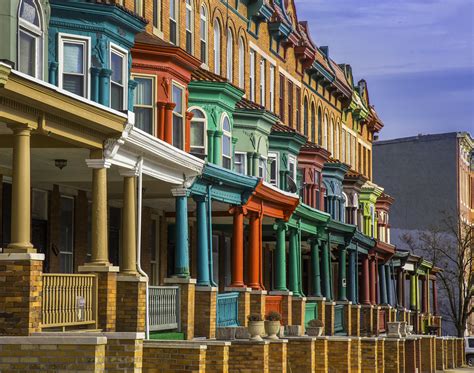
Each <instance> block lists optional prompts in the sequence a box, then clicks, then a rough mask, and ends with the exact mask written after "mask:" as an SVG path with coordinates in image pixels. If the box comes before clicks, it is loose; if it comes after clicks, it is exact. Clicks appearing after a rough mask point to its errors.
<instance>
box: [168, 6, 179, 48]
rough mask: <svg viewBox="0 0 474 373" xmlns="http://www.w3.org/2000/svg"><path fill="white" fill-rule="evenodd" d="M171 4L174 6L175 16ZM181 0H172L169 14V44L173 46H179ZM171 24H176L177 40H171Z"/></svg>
mask: <svg viewBox="0 0 474 373" xmlns="http://www.w3.org/2000/svg"><path fill="white" fill-rule="evenodd" d="M171 2H173V4H174V10H175V14H173V15H172V14H171ZM179 3H180V1H179V0H170V12H169V14H168V28H169V30H168V31H169V42H170V43H171V44H173V45H176V46H179V13H180V12H179ZM171 22H174V24H175V27H176V32H175V36H176V40H174V41H173V40H171Z"/></svg>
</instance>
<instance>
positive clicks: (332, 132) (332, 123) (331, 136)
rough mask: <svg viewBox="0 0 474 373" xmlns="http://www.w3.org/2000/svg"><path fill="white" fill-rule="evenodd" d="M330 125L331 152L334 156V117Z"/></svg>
mask: <svg viewBox="0 0 474 373" xmlns="http://www.w3.org/2000/svg"><path fill="white" fill-rule="evenodd" d="M329 123H330V125H329V131H328V133H329V138H328V140H329V149H328V150H329V151H330V152H331V155H332V156H333V157H334V122H333V121H332V119H331V120H330V122H329Z"/></svg>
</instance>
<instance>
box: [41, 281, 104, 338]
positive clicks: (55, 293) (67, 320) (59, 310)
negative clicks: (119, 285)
mask: <svg viewBox="0 0 474 373" xmlns="http://www.w3.org/2000/svg"><path fill="white" fill-rule="evenodd" d="M42 278H43V299H42V305H41V313H42V315H41V316H42V322H41V327H42V328H60V327H62V328H63V329H66V328H68V327H73V326H80V325H88V326H91V327H93V328H95V327H97V277H96V276H95V275H91V274H87V275H86V274H82V275H81V274H43V275H42Z"/></svg>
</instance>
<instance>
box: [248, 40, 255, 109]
mask: <svg viewBox="0 0 474 373" xmlns="http://www.w3.org/2000/svg"><path fill="white" fill-rule="evenodd" d="M249 58H250V76H249V81H250V101H255V67H256V66H255V51H254V50H253V49H251V50H250V53H249Z"/></svg>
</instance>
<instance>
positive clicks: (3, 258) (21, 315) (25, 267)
mask: <svg viewBox="0 0 474 373" xmlns="http://www.w3.org/2000/svg"><path fill="white" fill-rule="evenodd" d="M43 261H44V254H36V253H4V254H0V281H2V282H3V284H2V286H0V335H25V336H26V335H30V334H32V333H35V332H40V331H41V327H40V324H41V301H42V292H43V284H42V277H41V275H42V273H43Z"/></svg>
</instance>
